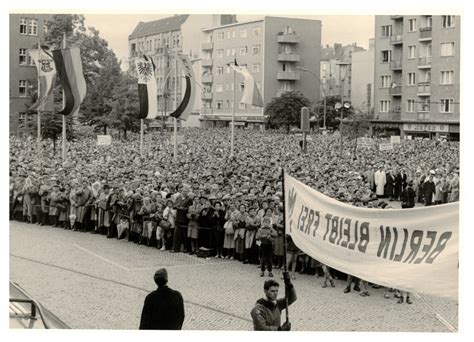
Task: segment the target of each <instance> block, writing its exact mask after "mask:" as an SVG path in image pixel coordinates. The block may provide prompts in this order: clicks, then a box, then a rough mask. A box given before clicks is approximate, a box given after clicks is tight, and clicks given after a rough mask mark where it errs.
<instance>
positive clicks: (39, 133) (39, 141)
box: [36, 39, 41, 155]
mask: <svg viewBox="0 0 474 342" xmlns="http://www.w3.org/2000/svg"><path fill="white" fill-rule="evenodd" d="M38 59H41V44H40V40H39V39H38ZM37 69H38V91H37V93H38V98H39V95H40V84H41V82H40V72H41V67H38V68H37ZM38 107H39V106H38ZM37 111H38V118H37V119H38V137H37V141H36V147H37V149H38V152H37V153H38V155H40V154H41V112H40V110H39V108H38V109H37Z"/></svg>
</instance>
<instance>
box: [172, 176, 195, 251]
mask: <svg viewBox="0 0 474 342" xmlns="http://www.w3.org/2000/svg"><path fill="white" fill-rule="evenodd" d="M189 190H190V189H189V187H188V186H187V185H185V186H183V189H182V190H181V193H180V194H179V196H178V198H177V199H176V202H175V203H174V205H175V209H176V221H175V223H176V228H175V230H174V236H173V250H172V252H179V251H180V248H181V244H183V245H184V249H185V252H187V251H188V250H190V246H189V241H188V237H187V231H188V221H189V219H188V218H187V216H186V215H187V214H188V209H189V207H190V206H191V204H192V203H193V200H192V198H191V197H189Z"/></svg>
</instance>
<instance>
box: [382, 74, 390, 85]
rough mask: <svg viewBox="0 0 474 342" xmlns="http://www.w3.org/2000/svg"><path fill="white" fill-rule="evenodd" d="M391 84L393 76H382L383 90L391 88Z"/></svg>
mask: <svg viewBox="0 0 474 342" xmlns="http://www.w3.org/2000/svg"><path fill="white" fill-rule="evenodd" d="M390 83H392V76H390V75H384V76H382V88H388V87H390Z"/></svg>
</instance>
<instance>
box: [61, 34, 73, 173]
mask: <svg viewBox="0 0 474 342" xmlns="http://www.w3.org/2000/svg"><path fill="white" fill-rule="evenodd" d="M65 48H66V32H64V33H63V49H65ZM65 102H66V96H65V95H64V89H63V108H64V106H65ZM73 114H74V113H73ZM61 116H62V117H63V140H62V159H63V165H64V164H65V163H66V115H64V114H62V115H61Z"/></svg>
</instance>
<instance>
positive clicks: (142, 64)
mask: <svg viewBox="0 0 474 342" xmlns="http://www.w3.org/2000/svg"><path fill="white" fill-rule="evenodd" d="M135 66H136V67H137V73H138V98H139V101H140V113H139V116H138V118H139V119H154V118H156V116H157V115H158V99H157V91H158V90H157V86H156V78H155V64H154V63H153V60H152V58H151V57H149V58H147V57H146V56H145V55H143V58H137V59H136V61H135Z"/></svg>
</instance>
